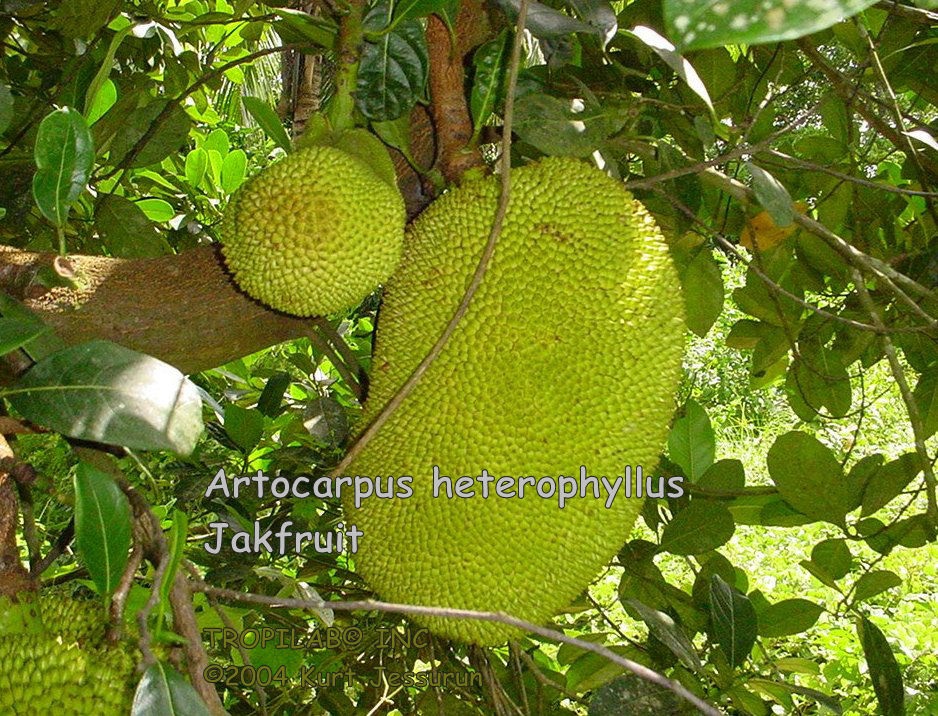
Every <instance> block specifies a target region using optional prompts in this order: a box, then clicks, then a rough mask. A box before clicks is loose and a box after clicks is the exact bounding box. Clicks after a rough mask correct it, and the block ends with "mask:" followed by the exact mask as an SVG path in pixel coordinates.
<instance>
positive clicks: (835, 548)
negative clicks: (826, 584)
mask: <svg viewBox="0 0 938 716" xmlns="http://www.w3.org/2000/svg"><path fill="white" fill-rule="evenodd" d="M811 561H812V562H814V563H815V564H817V565H818V566H820V567H821V568H822V569H823V570H824V571H825V572H826V573H827V574H829V575H830V576H831V577H832V578H833V579H842V578H843V577H846V576H847V573H848V572H849V571H850V567H851V566H853V555H852V554H851V553H850V547H848V546H847V540H844V539H826V540H824V541H823V542H818V543H817V544H816V545H814V548H813V549H812V550H811Z"/></svg>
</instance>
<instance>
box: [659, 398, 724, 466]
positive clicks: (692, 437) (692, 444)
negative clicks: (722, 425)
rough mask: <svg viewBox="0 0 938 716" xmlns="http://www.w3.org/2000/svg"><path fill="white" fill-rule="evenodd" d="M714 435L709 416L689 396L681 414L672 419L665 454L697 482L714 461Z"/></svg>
mask: <svg viewBox="0 0 938 716" xmlns="http://www.w3.org/2000/svg"><path fill="white" fill-rule="evenodd" d="M715 451H716V438H715V437H714V434H713V427H712V426H711V425H710V418H709V417H708V416H707V411H705V410H704V409H703V408H702V407H701V406H700V404H698V403H697V402H696V401H694V400H688V401H687V404H686V405H685V406H684V415H683V417H680V418H678V419H677V420H675V421H674V426H673V427H672V428H671V434H670V435H668V454H669V456H670V458H671V460H672V461H673V462H676V463H677V464H678V465H680V466H681V468H682V469H683V470H684V477H686V478H687V479H688V480H689V481H690V482H697V480H698V479H700V476H701V475H703V474H704V473H705V472H706V471H707V469H708V468H709V467H710V466H711V465H712V464H713V458H714V453H715Z"/></svg>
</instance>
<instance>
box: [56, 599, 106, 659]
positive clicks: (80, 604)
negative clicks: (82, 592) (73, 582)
mask: <svg viewBox="0 0 938 716" xmlns="http://www.w3.org/2000/svg"><path fill="white" fill-rule="evenodd" d="M39 606H40V611H41V613H42V621H43V624H44V625H45V629H46V632H47V633H49V634H51V635H53V636H57V637H60V638H61V639H62V641H63V642H65V643H67V644H71V643H77V644H79V645H80V646H82V647H86V648H98V647H101V646H103V645H104V638H105V634H106V631H107V614H106V613H105V611H104V608H103V606H102V605H101V603H100V602H98V601H97V600H91V599H76V598H74V597H71V596H69V595H66V594H61V593H56V592H52V593H46V592H42V593H40V597H39Z"/></svg>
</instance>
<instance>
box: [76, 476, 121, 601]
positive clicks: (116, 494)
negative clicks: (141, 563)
mask: <svg viewBox="0 0 938 716" xmlns="http://www.w3.org/2000/svg"><path fill="white" fill-rule="evenodd" d="M74 485H75V543H76V544H77V545H78V550H79V552H80V553H81V557H82V561H83V562H84V564H85V567H87V569H88V573H89V574H90V575H91V579H92V581H93V582H94V583H95V586H96V587H97V588H98V593H99V594H100V595H101V596H103V597H105V598H106V597H108V596H109V595H110V594H111V592H113V591H114V589H115V588H116V587H117V584H118V582H119V581H120V578H121V574H122V573H123V572H124V568H125V566H126V565H127V551H128V550H129V549H130V532H131V513H130V503H129V502H128V501H127V497H126V496H125V495H124V493H123V492H121V489H120V488H119V487H118V486H117V484H116V483H115V482H114V480H113V479H112V478H111V476H110V475H108V474H107V473H105V472H102V471H101V470H98V469H97V468H94V467H92V466H91V465H88V464H87V463H84V462H81V463H79V464H78V468H77V469H76V470H75V478H74Z"/></svg>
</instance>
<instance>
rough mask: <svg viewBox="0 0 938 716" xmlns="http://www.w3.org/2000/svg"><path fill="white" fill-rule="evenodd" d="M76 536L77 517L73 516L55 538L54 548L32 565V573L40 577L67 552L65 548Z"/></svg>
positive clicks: (30, 569)
mask: <svg viewBox="0 0 938 716" xmlns="http://www.w3.org/2000/svg"><path fill="white" fill-rule="evenodd" d="M74 538H75V518H74V517H73V518H72V519H70V520H69V521H68V524H67V525H66V526H65V529H64V530H62V532H61V533H60V534H59V536H58V538H57V539H56V540H55V544H53V545H52V549H50V550H49V551H48V553H47V554H46V556H45V557H43V558H42V559H40V560H39V561H38V562H37V563H36V564H34V565H30V568H29V571H30V574H32V576H34V577H38V576H39V575H40V574H42V573H43V572H45V571H46V570H47V569H49V567H51V566H52V563H53V562H55V560H57V559H58V558H59V557H61V556H62V555H63V554H64V553H65V550H66V549H68V546H69V545H70V544H71V543H72V540H73V539H74Z"/></svg>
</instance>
